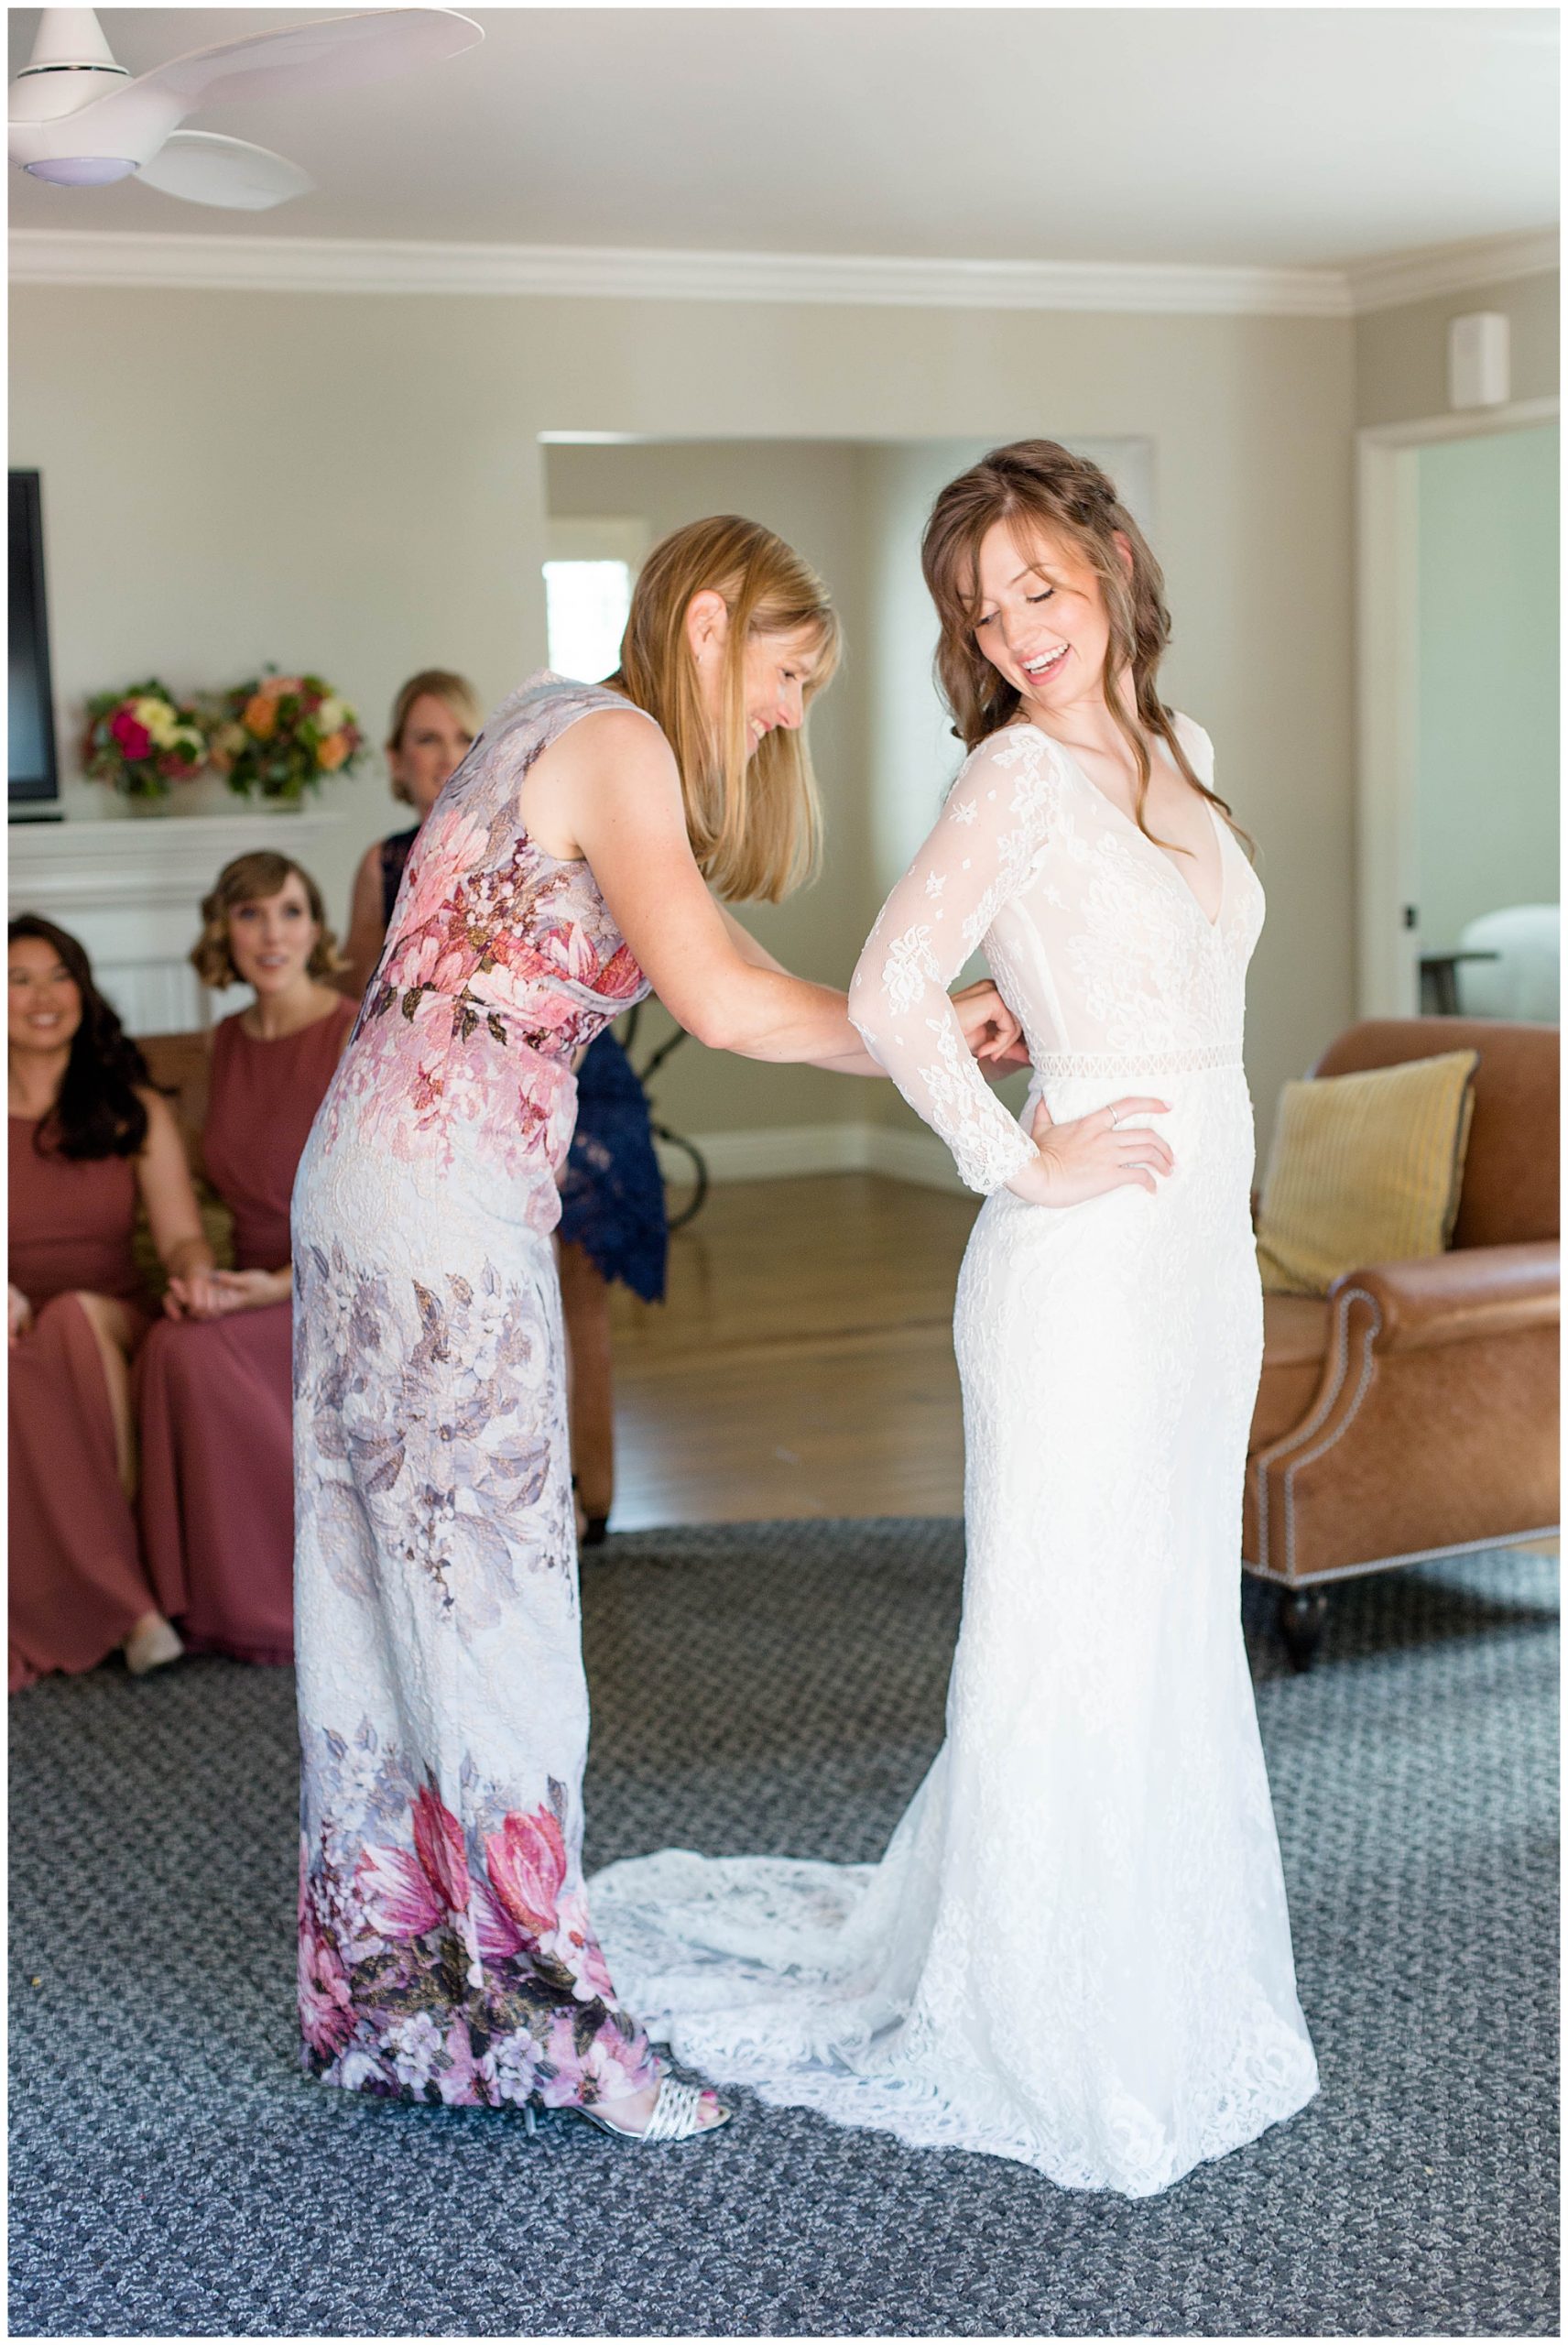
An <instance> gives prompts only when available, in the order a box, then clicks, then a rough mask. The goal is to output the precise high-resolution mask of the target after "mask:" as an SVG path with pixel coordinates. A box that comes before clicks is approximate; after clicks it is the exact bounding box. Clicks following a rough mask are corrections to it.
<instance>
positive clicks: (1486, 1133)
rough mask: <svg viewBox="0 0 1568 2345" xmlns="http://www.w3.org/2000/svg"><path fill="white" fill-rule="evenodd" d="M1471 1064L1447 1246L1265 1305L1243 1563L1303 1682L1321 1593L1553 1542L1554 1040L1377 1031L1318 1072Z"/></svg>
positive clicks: (1435, 1021)
mask: <svg viewBox="0 0 1568 2345" xmlns="http://www.w3.org/2000/svg"><path fill="white" fill-rule="evenodd" d="M1471 1049H1474V1050H1475V1051H1478V1052H1479V1053H1480V1059H1479V1063H1478V1064H1477V1066H1476V1070H1475V1115H1474V1118H1473V1121H1472V1123H1471V1128H1470V1142H1469V1148H1468V1151H1467V1153H1466V1156H1465V1181H1464V1188H1463V1192H1462V1195H1461V1201H1460V1206H1459V1216H1458V1220H1457V1222H1456V1224H1455V1227H1454V1244H1453V1248H1452V1249H1451V1250H1450V1251H1449V1252H1448V1253H1446V1254H1441V1255H1438V1256H1436V1257H1434V1258H1432V1259H1430V1260H1424V1261H1414V1262H1383V1263H1370V1264H1368V1265H1367V1268H1366V1269H1365V1270H1356V1271H1347V1272H1346V1273H1345V1276H1344V1277H1342V1278H1340V1279H1337V1280H1336V1281H1335V1282H1334V1286H1333V1287H1332V1289H1331V1290H1330V1292H1329V1293H1328V1295H1327V1297H1326V1298H1325V1299H1322V1300H1320V1299H1319V1298H1317V1297H1315V1296H1302V1295H1288V1294H1281V1295H1269V1296H1267V1297H1266V1298H1265V1303H1264V1328H1265V1334H1264V1355H1263V1376H1262V1381H1261V1383H1260V1385H1259V1388H1258V1405H1257V1409H1256V1411H1255V1412H1254V1416H1253V1423H1252V1434H1251V1440H1250V1444H1249V1456H1248V1460H1247V1500H1246V1513H1245V1521H1244V1525H1243V1534H1242V1553H1243V1559H1244V1561H1245V1564H1246V1567H1247V1570H1248V1571H1249V1572H1251V1573H1253V1574H1254V1575H1255V1576H1257V1577H1258V1578H1259V1579H1263V1580H1267V1581H1269V1583H1270V1584H1271V1585H1273V1586H1274V1587H1277V1588H1278V1589H1279V1624H1280V1628H1281V1631H1282V1632H1283V1634H1284V1637H1285V1640H1286V1643H1287V1645H1288V1646H1289V1649H1290V1657H1291V1659H1292V1661H1293V1662H1294V1663H1295V1664H1296V1666H1297V1668H1298V1669H1305V1668H1307V1667H1308V1666H1309V1665H1310V1663H1311V1661H1312V1653H1313V1652H1314V1650H1315V1648H1316V1645H1317V1642H1318V1639H1319V1637H1320V1636H1321V1635H1322V1632H1323V1620H1324V1615H1325V1610H1326V1602H1327V1599H1326V1596H1325V1594H1324V1590H1325V1588H1326V1587H1328V1586H1329V1585H1330V1584H1331V1583H1332V1582H1333V1581H1334V1580H1336V1579H1347V1578H1350V1577H1352V1576H1355V1575H1356V1574H1358V1573H1361V1572H1373V1571H1387V1570H1389V1569H1391V1568H1392V1567H1393V1566H1394V1565H1399V1564H1413V1563H1420V1562H1421V1561H1423V1560H1424V1559H1426V1558H1428V1557H1430V1556H1434V1555H1445V1554H1462V1553H1464V1552H1465V1550H1467V1549H1471V1548H1477V1547H1500V1546H1508V1545H1517V1544H1519V1543H1520V1542H1522V1541H1525V1540H1528V1539H1532V1538H1539V1537H1543V1536H1546V1535H1549V1534H1550V1533H1551V1532H1553V1531H1554V1530H1555V1529H1556V1527H1557V1511H1558V1448H1557V1412H1558V1357H1557V1325H1558V1186H1557V1178H1558V1176H1557V1158H1558V1141H1557V1135H1558V1121H1557V1116H1558V1108H1557V1101H1558V1030H1557V1028H1556V1027H1555V1026H1527V1025H1515V1024H1510V1023H1505V1022H1504V1021H1502V1020H1483V1019H1465V1018H1411V1019H1373V1020H1367V1022H1366V1023H1365V1024H1363V1025H1359V1026H1352V1027H1350V1028H1349V1029H1348V1030H1347V1031H1345V1033H1343V1034H1341V1035H1340V1036H1339V1038H1338V1040H1337V1041H1336V1042H1333V1043H1331V1044H1330V1046H1329V1048H1328V1049H1327V1050H1326V1051H1325V1052H1324V1053H1323V1057H1322V1058H1321V1059H1320V1060H1319V1062H1318V1063H1317V1065H1316V1066H1315V1067H1314V1068H1313V1070H1312V1073H1313V1074H1314V1075H1330V1074H1354V1073H1356V1071H1357V1070H1359V1069H1361V1068H1365V1067H1376V1066H1392V1065H1396V1064H1398V1063H1400V1062H1402V1061H1406V1060H1410V1059H1418V1058H1429V1057H1432V1055H1433V1054H1434V1053H1437V1052H1440V1051H1453V1050H1471Z"/></svg>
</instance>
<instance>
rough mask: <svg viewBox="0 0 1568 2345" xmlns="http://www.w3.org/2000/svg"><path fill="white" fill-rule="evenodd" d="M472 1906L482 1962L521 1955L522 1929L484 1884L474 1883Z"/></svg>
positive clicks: (503, 1959)
mask: <svg viewBox="0 0 1568 2345" xmlns="http://www.w3.org/2000/svg"><path fill="white" fill-rule="evenodd" d="M472 1903H473V1908H474V1935H475V1936H476V1937H477V1939H478V1943H479V1958H480V1960H481V1961H482V1962H510V1960H511V1959H512V1957H513V1956H514V1955H515V1954H520V1953H521V1952H522V1948H523V1934H522V1932H521V1930H519V1929H518V1927H517V1924H516V1922H514V1921H513V1919H512V1917H511V1915H510V1914H508V1913H507V1912H506V1908H505V1907H504V1906H503V1905H502V1904H501V1903H500V1902H499V1900H498V1899H497V1898H496V1897H495V1895H494V1894H493V1893H492V1892H491V1891H490V1890H489V1888H488V1887H487V1886H486V1885H485V1882H484V1881H475V1882H474V1894H473V1900H472Z"/></svg>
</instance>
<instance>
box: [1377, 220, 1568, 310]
mask: <svg viewBox="0 0 1568 2345" xmlns="http://www.w3.org/2000/svg"><path fill="white" fill-rule="evenodd" d="M1557 267H1558V238H1557V231H1556V229H1555V228H1537V229H1532V230H1530V233H1529V234H1528V235H1519V236H1484V237H1478V238H1476V239H1475V240H1474V241H1472V242H1471V243H1469V244H1464V245H1430V246H1428V248H1427V249H1426V250H1425V251H1424V252H1419V253H1391V254H1388V255H1386V256H1384V257H1383V258H1382V259H1380V260H1364V261H1353V262H1352V263H1351V264H1350V266H1349V267H1347V268H1346V269H1345V280H1346V283H1347V284H1348V286H1349V289H1350V303H1351V307H1352V309H1353V310H1354V311H1356V316H1357V317H1360V316H1363V315H1364V314H1365V313H1366V311H1368V310H1394V309H1399V308H1401V307H1402V306H1403V305H1404V303H1406V302H1407V301H1430V300H1435V299H1437V298H1439V297H1440V296H1441V295H1443V294H1444V293H1467V292H1469V291H1470V290H1471V289H1472V288H1473V287H1475V286H1477V285H1494V284H1507V283H1508V281H1509V280H1510V279H1511V278H1516V277H1537V276H1540V275H1541V272H1542V271H1543V270H1547V269H1551V270H1552V271H1555V270H1556V268H1557Z"/></svg>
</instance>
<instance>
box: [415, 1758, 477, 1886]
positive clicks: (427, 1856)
mask: <svg viewBox="0 0 1568 2345" xmlns="http://www.w3.org/2000/svg"><path fill="white" fill-rule="evenodd" d="M414 1850H415V1853H416V1855H417V1856H418V1858H419V1863H420V1865H421V1866H422V1868H423V1870H424V1875H425V1879H426V1880H427V1881H429V1882H430V1886H431V1888H432V1889H433V1890H434V1891H435V1892H436V1894H437V1895H438V1896H439V1897H440V1898H441V1900H442V1902H443V1903H445V1904H447V1905H449V1906H450V1907H451V1909H452V1912H453V1913H454V1914H461V1913H462V1912H463V1908H464V1907H465V1906H466V1905H467V1903H468V1851H467V1849H466V1847H465V1845H464V1842H463V1827H462V1825H461V1824H460V1823H459V1822H458V1820H457V1818H456V1816H454V1815H453V1814H452V1810H451V1808H450V1807H443V1806H442V1805H441V1801H440V1800H439V1799H438V1798H437V1796H436V1794H435V1793H434V1792H433V1791H431V1789H430V1786H429V1785H428V1784H427V1785H426V1786H425V1788H424V1789H423V1790H422V1791H420V1792H419V1794H418V1795H417V1796H416V1798H415V1801H414Z"/></svg>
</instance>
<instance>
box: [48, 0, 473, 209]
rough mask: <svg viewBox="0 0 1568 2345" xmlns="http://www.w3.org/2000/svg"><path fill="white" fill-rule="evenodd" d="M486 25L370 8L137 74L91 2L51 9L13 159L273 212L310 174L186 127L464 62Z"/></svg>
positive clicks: (418, 11)
mask: <svg viewBox="0 0 1568 2345" xmlns="http://www.w3.org/2000/svg"><path fill="white" fill-rule="evenodd" d="M484 38H485V36H484V33H483V32H482V31H481V29H480V27H478V26H477V25H476V24H474V22H473V20H472V18H470V17H468V16H459V15H458V14H457V12H456V10H455V9H452V8H373V9H369V10H366V11H365V12H364V13H362V14H360V15H358V16H328V17H323V18H321V20H320V21H318V22H317V23H315V24H306V25H291V26H285V27H283V28H282V29H281V30H280V31H278V32H270V33H257V34H256V35H255V36H254V37H253V38H250V39H247V40H227V41H221V42H219V44H218V45H217V47H216V48H214V49H191V50H190V51H189V52H188V53H187V54H186V55H185V56H183V57H176V58H173V59H171V60H170V61H169V63H168V64H167V65H158V66H155V67H154V68H153V71H151V72H150V73H141V74H137V75H136V78H135V79H134V80H133V78H132V76H131V75H130V74H129V73H127V72H126V71H125V67H124V66H123V65H117V64H116V63H115V61H114V54H113V52H112V50H111V49H110V47H109V44H108V42H107V41H106V40H105V39H104V38H103V32H102V30H101V28H100V27H99V23H98V19H97V16H95V15H94V13H93V10H92V9H91V8H46V9H44V10H43V12H42V19H41V21H40V23H39V26H38V38H37V39H36V40H35V41H34V43H33V53H32V56H31V58H30V59H29V60H28V62H27V65H26V66H25V67H24V68H23V70H22V71H21V72H20V73H19V74H18V75H17V76H16V80H15V82H12V84H11V90H10V104H9V109H8V113H9V133H10V149H11V160H12V162H13V163H18V164H20V166H21V168H22V169H23V170H25V171H29V172H31V174H32V175H33V177H34V178H35V179H40V180H52V181H53V182H54V184H55V185H56V186H58V187H104V186H107V185H108V184H109V182H110V181H111V180H124V179H129V178H131V177H132V176H133V174H134V175H135V177H136V178H137V179H139V180H142V182H143V183H144V185H146V186H147V187H155V188H158V189H160V190H161V191H162V192H163V193H164V194H165V195H179V196H183V197H184V198H185V199H186V201H187V202H191V203H215V204H219V205H222V206H223V207H224V208H225V209H226V210H229V211H234V212H266V211H268V210H269V209H270V208H271V206H272V205H273V204H275V203H286V202H288V201H289V197H290V196H294V195H303V194H305V193H306V192H307V191H308V190H309V189H310V187H311V185H312V184H313V182H312V181H311V180H310V176H309V174H308V173H306V172H304V171H302V170H301V169H299V165H298V164H297V163H290V162H289V161H288V160H287V158H285V157H284V156H282V155H274V154H272V153H271V152H270V151H269V149H268V148H267V147H253V146H251V145H250V143H249V142H248V140H246V139H244V138H223V137H219V136H214V134H213V133H212V132H211V131H206V130H185V129H182V128H181V127H180V125H181V124H182V123H183V122H184V120H185V117H186V115H191V114H195V113H196V112H198V110H199V109H201V108H202V107H205V106H212V105H223V104H228V103H229V102H230V101H232V100H234V99H236V98H271V97H289V96H292V95H293V94H294V93H296V92H298V93H306V92H312V93H313V92H315V91H319V90H341V89H351V88H357V87H358V85H359V84H360V83H361V82H379V81H385V80H387V79H389V78H390V77H391V76H392V75H394V74H397V73H408V72H411V71H414V70H415V69H416V68H417V67H419V66H421V65H436V64H439V63H441V60H443V59H445V58H448V57H456V56H457V55H458V54H459V52H460V51H461V50H463V49H471V48H472V47H473V46H474V42H475V41H479V40H483V39H484Z"/></svg>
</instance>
